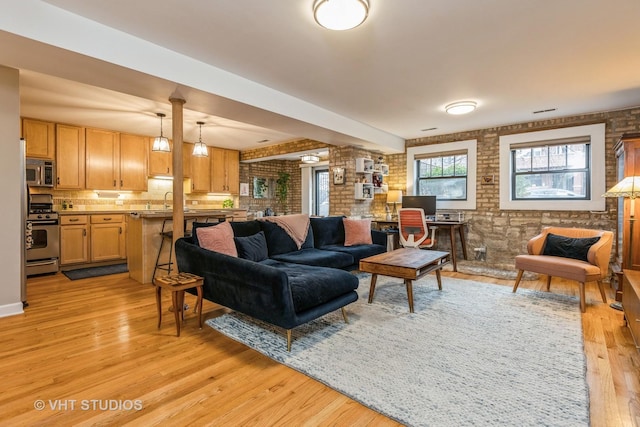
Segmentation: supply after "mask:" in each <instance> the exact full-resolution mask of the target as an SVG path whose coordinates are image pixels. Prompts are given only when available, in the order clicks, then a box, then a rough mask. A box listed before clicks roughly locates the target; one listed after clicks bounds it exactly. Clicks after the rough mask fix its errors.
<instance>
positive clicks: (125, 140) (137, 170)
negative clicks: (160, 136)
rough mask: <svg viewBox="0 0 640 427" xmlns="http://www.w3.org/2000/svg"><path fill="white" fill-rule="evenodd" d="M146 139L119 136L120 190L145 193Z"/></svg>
mask: <svg viewBox="0 0 640 427" xmlns="http://www.w3.org/2000/svg"><path fill="white" fill-rule="evenodd" d="M148 139H149V138H148V137H146V136H140V135H131V134H128V133H121V134H120V162H119V164H118V168H119V171H120V188H119V189H120V190H127V191H147V189H148V186H147V150H148V147H149V144H148Z"/></svg>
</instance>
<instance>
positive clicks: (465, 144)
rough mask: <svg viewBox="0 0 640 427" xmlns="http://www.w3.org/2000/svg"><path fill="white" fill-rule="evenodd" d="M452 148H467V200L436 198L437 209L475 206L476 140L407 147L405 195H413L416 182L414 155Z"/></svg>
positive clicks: (470, 207) (472, 207)
mask: <svg viewBox="0 0 640 427" xmlns="http://www.w3.org/2000/svg"><path fill="white" fill-rule="evenodd" d="M454 150H467V161H468V165H467V200H438V209H470V210H474V209H475V208H476V176H477V173H476V171H477V166H478V140H476V139H470V140H467V141H456V142H447V143H444V144H433V145H421V146H419V147H411V148H407V193H406V194H407V195H414V189H413V184H414V183H415V182H416V172H415V170H414V169H415V168H414V166H415V157H416V155H421V154H437V153H444V152H447V151H454Z"/></svg>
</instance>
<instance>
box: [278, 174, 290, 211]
mask: <svg viewBox="0 0 640 427" xmlns="http://www.w3.org/2000/svg"><path fill="white" fill-rule="evenodd" d="M290 178H291V174H289V173H287V172H278V179H277V180H276V198H277V199H278V202H279V203H280V206H281V207H282V210H283V211H284V213H285V215H286V214H287V213H288V211H289V209H288V206H287V196H288V195H289V180H290Z"/></svg>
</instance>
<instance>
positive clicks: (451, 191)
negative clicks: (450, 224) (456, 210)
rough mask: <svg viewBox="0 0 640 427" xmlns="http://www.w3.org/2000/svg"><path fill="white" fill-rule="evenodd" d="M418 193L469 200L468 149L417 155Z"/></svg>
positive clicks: (440, 198) (443, 198)
mask: <svg viewBox="0 0 640 427" xmlns="http://www.w3.org/2000/svg"><path fill="white" fill-rule="evenodd" d="M415 159H416V172H417V174H416V190H417V191H416V195H435V196H437V199H438V200H467V172H468V170H469V167H468V163H469V159H468V155H467V151H466V150H463V151H457V152H448V153H437V154H429V155H421V156H416V157H415Z"/></svg>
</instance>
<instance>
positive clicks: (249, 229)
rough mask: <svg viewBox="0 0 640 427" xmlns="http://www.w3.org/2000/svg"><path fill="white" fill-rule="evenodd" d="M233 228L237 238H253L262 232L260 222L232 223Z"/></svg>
mask: <svg viewBox="0 0 640 427" xmlns="http://www.w3.org/2000/svg"><path fill="white" fill-rule="evenodd" d="M230 224H231V228H233V235H234V236H236V237H247V236H253V235H254V234H256V233H259V232H260V230H262V229H261V228H260V221H256V220H252V221H232V222H231V223H230Z"/></svg>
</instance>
